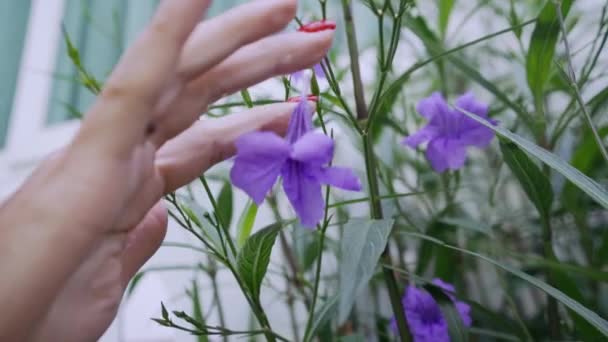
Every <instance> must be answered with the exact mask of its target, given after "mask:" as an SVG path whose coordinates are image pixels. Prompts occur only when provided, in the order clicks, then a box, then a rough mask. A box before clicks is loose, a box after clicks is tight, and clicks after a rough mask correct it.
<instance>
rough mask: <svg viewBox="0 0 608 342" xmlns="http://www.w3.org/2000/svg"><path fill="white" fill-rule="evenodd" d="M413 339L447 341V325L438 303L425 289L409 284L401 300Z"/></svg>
mask: <svg viewBox="0 0 608 342" xmlns="http://www.w3.org/2000/svg"><path fill="white" fill-rule="evenodd" d="M402 302H403V306H404V308H405V315H406V318H407V323H408V325H409V327H410V330H411V332H412V335H413V337H414V341H415V342H418V341H433V342H435V341H437V342H448V341H449V340H450V337H449V334H448V325H447V323H446V321H445V319H444V318H443V315H442V313H441V309H440V308H439V305H438V304H437V302H436V301H435V299H433V297H432V296H431V295H430V294H429V293H428V292H426V291H424V290H422V289H418V288H417V287H415V286H409V287H408V288H407V291H406V293H405V296H404V298H403V300H402Z"/></svg>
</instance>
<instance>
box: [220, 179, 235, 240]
mask: <svg viewBox="0 0 608 342" xmlns="http://www.w3.org/2000/svg"><path fill="white" fill-rule="evenodd" d="M217 210H218V212H217V213H216V214H217V215H218V216H219V218H220V220H221V222H222V224H224V225H225V227H226V229H229V228H230V224H231V223H232V185H230V183H229V182H226V183H225V184H224V186H223V187H222V190H221V191H220V194H219V195H218V196H217Z"/></svg>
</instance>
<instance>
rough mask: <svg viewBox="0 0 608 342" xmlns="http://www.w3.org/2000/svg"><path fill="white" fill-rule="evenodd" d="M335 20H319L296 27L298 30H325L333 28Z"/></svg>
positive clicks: (334, 27)
mask: <svg viewBox="0 0 608 342" xmlns="http://www.w3.org/2000/svg"><path fill="white" fill-rule="evenodd" d="M335 29H336V22H335V21H332V20H319V21H314V22H312V23H309V24H306V25H304V26H302V27H300V28H299V29H298V31H299V32H309V33H311V32H321V31H326V30H335Z"/></svg>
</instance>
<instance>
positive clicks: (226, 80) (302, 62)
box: [187, 30, 334, 102]
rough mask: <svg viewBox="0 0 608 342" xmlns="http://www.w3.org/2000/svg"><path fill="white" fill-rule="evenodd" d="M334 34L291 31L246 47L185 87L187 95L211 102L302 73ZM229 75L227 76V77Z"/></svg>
mask: <svg viewBox="0 0 608 342" xmlns="http://www.w3.org/2000/svg"><path fill="white" fill-rule="evenodd" d="M333 37H334V31H333V30H331V31H323V32H317V33H303V32H291V33H285V34H281V35H278V36H274V37H268V38H266V39H263V40H260V41H258V42H256V43H253V44H250V45H247V46H245V47H243V48H241V49H240V50H238V51H237V52H235V53H234V54H233V55H232V56H230V57H229V58H228V59H227V60H226V61H224V62H223V63H221V64H219V65H218V66H216V67H215V68H213V69H211V70H210V71H209V72H208V73H206V74H204V75H202V76H201V77H199V78H198V79H196V80H195V81H194V82H192V83H191V84H189V85H188V89H187V90H188V92H189V93H191V94H192V93H200V92H203V91H205V92H207V93H209V94H210V102H214V101H215V100H217V99H218V98H220V97H222V96H225V95H227V94H232V93H234V92H236V91H238V90H241V89H243V88H246V87H249V86H252V85H254V84H257V83H259V82H262V81H264V80H266V79H268V78H269V77H273V76H279V75H284V74H288V73H291V72H295V71H298V70H302V69H305V68H308V67H311V66H313V65H314V64H316V63H318V62H319V61H320V60H321V59H323V57H324V56H325V55H326V54H327V51H328V50H329V48H330V47H331V43H332V41H333ZM226 75H230V77H226Z"/></svg>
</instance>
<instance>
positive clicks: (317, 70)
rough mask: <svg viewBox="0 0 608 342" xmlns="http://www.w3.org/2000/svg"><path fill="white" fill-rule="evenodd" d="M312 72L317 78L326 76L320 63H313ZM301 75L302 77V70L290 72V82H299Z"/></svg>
mask: <svg viewBox="0 0 608 342" xmlns="http://www.w3.org/2000/svg"><path fill="white" fill-rule="evenodd" d="M312 72H313V73H314V74H315V76H316V77H317V79H318V80H320V79H325V78H326V76H325V72H324V71H323V67H322V66H321V63H317V64H315V65H314V66H313V67H312ZM303 77H304V70H300V71H296V72H294V73H293V74H291V82H292V83H299V82H300V81H301V80H302V78H303Z"/></svg>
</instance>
